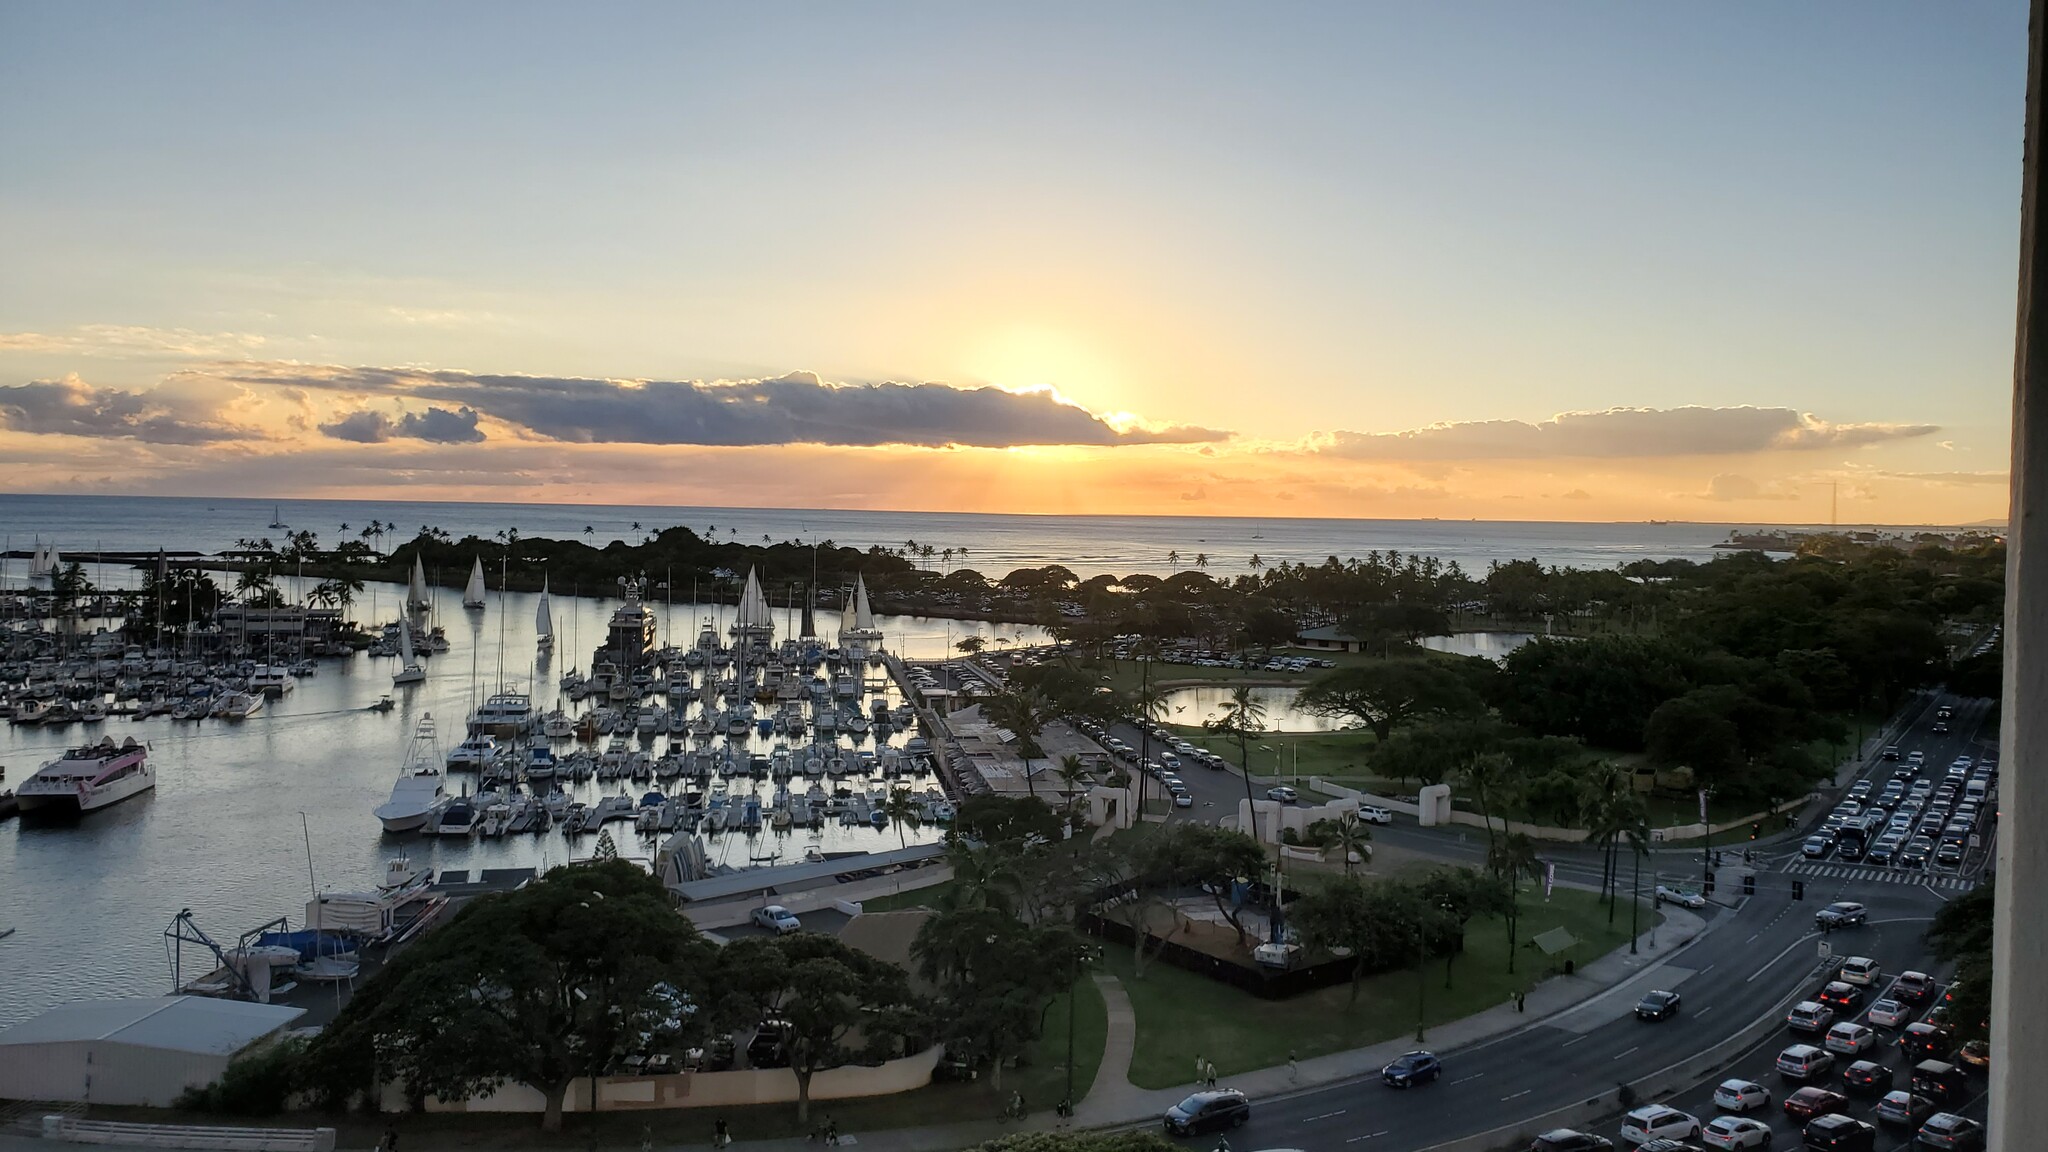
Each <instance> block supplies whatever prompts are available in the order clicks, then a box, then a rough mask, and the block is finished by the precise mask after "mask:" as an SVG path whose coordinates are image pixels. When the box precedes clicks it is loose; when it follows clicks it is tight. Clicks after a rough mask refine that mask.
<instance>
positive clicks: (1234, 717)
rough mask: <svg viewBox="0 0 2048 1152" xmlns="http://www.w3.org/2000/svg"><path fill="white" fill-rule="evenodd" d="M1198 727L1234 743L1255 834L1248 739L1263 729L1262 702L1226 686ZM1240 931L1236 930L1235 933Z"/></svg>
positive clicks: (1244, 687) (1245, 691) (1241, 686)
mask: <svg viewBox="0 0 2048 1152" xmlns="http://www.w3.org/2000/svg"><path fill="white" fill-rule="evenodd" d="M1202 727H1204V728H1207V729H1208V730H1209V731H1211V732H1214V733H1216V734H1217V735H1218V736H1222V737H1223V738H1225V739H1227V740H1229V741H1230V742H1231V743H1233V744H1235V745H1237V771H1238V774H1239V775H1241V776H1243V777H1244V805H1245V818H1246V819H1248V820H1250V821H1251V826H1250V827H1249V828H1247V829H1245V830H1246V831H1247V832H1250V833H1252V834H1253V835H1257V830H1258V820H1259V818H1258V810H1257V808H1256V807H1255V806H1254V802H1253V800H1252V768H1251V742H1252V740H1253V739H1254V738H1255V737H1257V736H1258V734H1259V733H1261V732H1264V731H1265V730H1266V706H1265V705H1264V704H1261V703H1259V702H1258V700H1257V698H1255V697H1254V696H1253V695H1252V690H1251V688H1250V687H1248V686H1247V685H1244V684H1239V685H1237V686H1236V687H1234V688H1232V689H1231V690H1230V699H1229V700H1228V701H1226V702H1225V703H1224V705H1223V710H1222V711H1221V712H1218V713H1217V714H1216V716H1215V718H1214V719H1212V720H1208V721H1206V722H1204V723H1203V725H1202ZM1243 935H1244V933H1243V931H1242V930H1239V932H1238V936H1239V937H1240V938H1242V937H1243Z"/></svg>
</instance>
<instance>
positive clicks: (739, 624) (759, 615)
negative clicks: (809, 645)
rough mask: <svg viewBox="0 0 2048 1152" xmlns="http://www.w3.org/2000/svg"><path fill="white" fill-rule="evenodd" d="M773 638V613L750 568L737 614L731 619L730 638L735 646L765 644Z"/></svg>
mask: <svg viewBox="0 0 2048 1152" xmlns="http://www.w3.org/2000/svg"><path fill="white" fill-rule="evenodd" d="M774 636H775V613H774V611H773V610H772V609H770V608H769V607H768V597H766V596H764V595H762V593H761V577H760V575H759V574H758V573H757V572H756V571H755V570H754V569H752V568H749V569H747V586H746V588H745V589H744V590H743V591H742V592H741V593H740V610H739V614H738V615H737V616H735V617H734V618H733V622H732V637H733V641H734V643H736V644H740V645H745V644H746V643H747V642H749V641H758V642H759V643H762V644H766V643H768V642H769V641H770V640H772V639H773V638H774Z"/></svg>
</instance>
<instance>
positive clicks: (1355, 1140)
mask: <svg viewBox="0 0 2048 1152" xmlns="http://www.w3.org/2000/svg"><path fill="white" fill-rule="evenodd" d="M1390 1131H1392V1129H1386V1128H1383V1129H1381V1130H1380V1131H1378V1132H1368V1133H1366V1134H1365V1135H1363V1136H1353V1137H1352V1138H1351V1139H1349V1140H1346V1141H1345V1143H1346V1144H1356V1143H1358V1142H1359V1141H1360V1140H1377V1139H1379V1138H1380V1137H1382V1136H1385V1135H1386V1134H1387V1133H1388V1132H1390Z"/></svg>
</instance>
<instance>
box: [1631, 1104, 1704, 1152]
mask: <svg viewBox="0 0 2048 1152" xmlns="http://www.w3.org/2000/svg"><path fill="white" fill-rule="evenodd" d="M1699 1134H1700V1118H1699V1117H1697V1116H1694V1115H1692V1114H1691V1113H1689V1112H1680V1111H1679V1110H1678V1109H1676V1108H1672V1107H1669V1106H1667V1105H1663V1104H1648V1105H1645V1106H1643V1107H1641V1108H1638V1109H1636V1110H1635V1111H1633V1112H1631V1113H1629V1114H1628V1115H1627V1116H1624V1117H1622V1121H1621V1138H1622V1139H1623V1140H1626V1141H1628V1142H1629V1143H1630V1144H1641V1143H1643V1142H1644V1141H1647V1140H1664V1139H1670V1140H1689V1139H1691V1138H1692V1137H1694V1136H1697V1135H1699Z"/></svg>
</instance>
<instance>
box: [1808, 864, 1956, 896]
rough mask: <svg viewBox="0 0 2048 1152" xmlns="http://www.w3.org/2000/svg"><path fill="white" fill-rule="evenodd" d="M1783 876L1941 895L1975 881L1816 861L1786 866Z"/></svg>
mask: <svg viewBox="0 0 2048 1152" xmlns="http://www.w3.org/2000/svg"><path fill="white" fill-rule="evenodd" d="M1785 875H1787V876H1811V877H1813V878H1815V879H1817V880H1843V881H1848V882H1852V883H1865V884H1912V885H1916V886H1919V887H1923V888H1932V889H1935V890H1936V891H1944V892H1966V891H1968V890H1969V889H1972V888H1975V887H1976V886H1977V881H1976V880H1975V879H1973V878H1970V877H1967V876H1956V875H1952V874H1949V873H1945V872H1918V871H1914V870H1913V869H1910V868H1873V867H1866V866H1862V865H1856V864H1823V863H1821V862H1819V861H1817V860H1796V861H1794V862H1792V863H1790V864H1787V865H1785Z"/></svg>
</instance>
